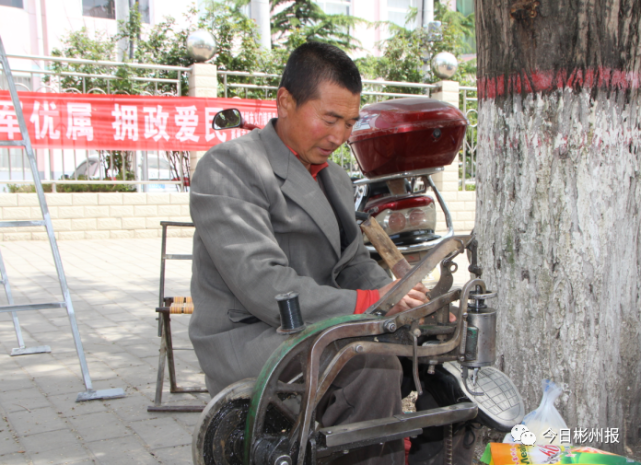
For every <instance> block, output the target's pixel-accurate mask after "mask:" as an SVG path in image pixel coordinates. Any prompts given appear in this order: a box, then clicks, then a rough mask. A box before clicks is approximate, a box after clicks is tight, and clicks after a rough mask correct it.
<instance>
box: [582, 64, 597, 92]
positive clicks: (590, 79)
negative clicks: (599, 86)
mask: <svg viewBox="0 0 641 465" xmlns="http://www.w3.org/2000/svg"><path fill="white" fill-rule="evenodd" d="M593 84H594V70H593V69H592V68H588V69H586V70H585V81H584V83H583V87H587V88H588V89H592V85H593Z"/></svg>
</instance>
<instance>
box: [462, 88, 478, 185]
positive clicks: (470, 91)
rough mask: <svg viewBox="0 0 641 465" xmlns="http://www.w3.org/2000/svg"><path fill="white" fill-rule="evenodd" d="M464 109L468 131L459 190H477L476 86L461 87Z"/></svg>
mask: <svg viewBox="0 0 641 465" xmlns="http://www.w3.org/2000/svg"><path fill="white" fill-rule="evenodd" d="M459 92H460V96H461V98H460V100H461V105H462V108H461V109H462V111H463V113H464V114H465V117H466V118H467V120H468V122H469V123H468V126H467V131H466V134H465V139H464V142H463V150H462V152H461V154H460V156H461V160H460V166H461V169H460V172H459V190H463V191H465V190H476V154H477V150H476V149H477V145H478V144H477V137H476V127H477V125H478V110H477V108H478V97H477V95H478V94H477V89H476V87H464V86H461V87H459Z"/></svg>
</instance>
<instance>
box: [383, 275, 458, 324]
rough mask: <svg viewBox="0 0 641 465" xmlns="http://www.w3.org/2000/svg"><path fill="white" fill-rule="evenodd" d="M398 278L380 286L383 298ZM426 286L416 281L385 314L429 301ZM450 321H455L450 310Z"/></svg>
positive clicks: (391, 313)
mask: <svg viewBox="0 0 641 465" xmlns="http://www.w3.org/2000/svg"><path fill="white" fill-rule="evenodd" d="M399 281H400V279H397V280H396V281H392V282H391V283H389V284H387V285H385V286H383V287H381V288H380V289H379V290H378V292H379V294H380V296H381V298H383V296H384V295H385V294H387V293H388V292H389V291H390V289H392V287H394V285H395V284H396V283H397V282H399ZM426 294H427V288H426V287H425V286H424V285H423V283H418V284H417V285H416V286H414V287H413V288H412V290H411V291H409V292H408V293H407V295H405V297H403V298H402V299H401V301H400V302H399V303H397V304H396V305H394V306H393V307H392V309H391V310H390V311H389V312H387V315H386V316H392V315H396V314H397V313H401V312H404V311H405V310H409V309H410V308H414V307H418V306H419V305H423V304H426V303H427V302H429V299H428V298H427V295H426ZM449 320H450V323H454V322H455V321H456V316H454V314H453V313H452V312H450V316H449ZM422 321H423V319H421V324H422Z"/></svg>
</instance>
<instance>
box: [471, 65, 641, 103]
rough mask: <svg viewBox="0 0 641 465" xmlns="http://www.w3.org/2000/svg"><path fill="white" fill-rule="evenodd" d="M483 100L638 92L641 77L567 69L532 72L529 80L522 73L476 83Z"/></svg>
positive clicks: (616, 71)
mask: <svg viewBox="0 0 641 465" xmlns="http://www.w3.org/2000/svg"><path fill="white" fill-rule="evenodd" d="M477 86H478V92H479V98H480V99H485V98H488V99H490V98H491V99H494V98H496V97H501V96H503V95H506V94H521V93H526V94H529V93H533V92H545V91H552V90H554V89H563V88H570V89H592V88H594V87H597V88H599V89H603V90H622V91H625V90H627V89H639V88H640V87H641V73H638V72H632V71H630V72H626V71H624V70H619V69H611V68H606V67H604V66H601V67H599V68H587V69H579V68H576V69H573V70H572V71H571V72H569V70H567V69H560V70H557V71H556V72H555V71H540V70H537V71H535V72H533V73H532V74H531V75H530V76H528V74H527V73H526V71H525V70H523V71H522V72H521V73H514V74H511V75H500V76H493V77H483V78H480V79H479V80H478V83H477Z"/></svg>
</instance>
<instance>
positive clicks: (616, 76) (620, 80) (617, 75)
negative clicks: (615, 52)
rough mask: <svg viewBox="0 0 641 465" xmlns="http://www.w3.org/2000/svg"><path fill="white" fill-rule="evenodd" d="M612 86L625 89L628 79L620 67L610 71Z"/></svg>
mask: <svg viewBox="0 0 641 465" xmlns="http://www.w3.org/2000/svg"><path fill="white" fill-rule="evenodd" d="M611 82H612V87H618V88H619V89H623V90H625V89H627V88H628V81H627V79H626V75H625V71H623V70H620V69H615V70H614V71H612V81H611Z"/></svg>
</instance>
